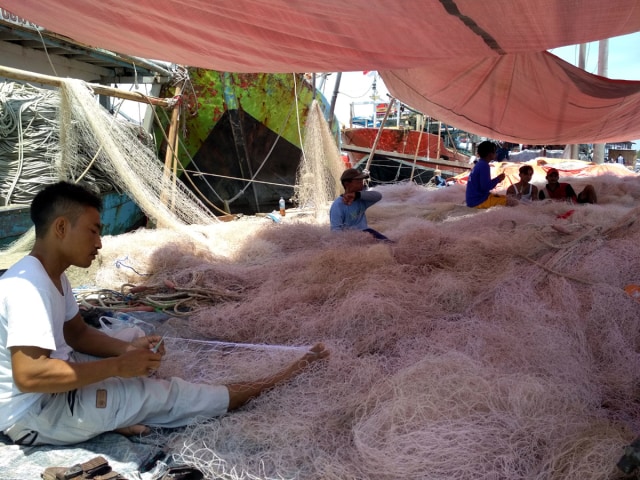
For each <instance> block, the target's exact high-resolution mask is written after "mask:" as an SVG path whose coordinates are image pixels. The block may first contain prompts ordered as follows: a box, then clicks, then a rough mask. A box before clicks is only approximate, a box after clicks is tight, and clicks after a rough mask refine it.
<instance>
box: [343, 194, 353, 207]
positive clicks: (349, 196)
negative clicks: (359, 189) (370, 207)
mask: <svg viewBox="0 0 640 480" xmlns="http://www.w3.org/2000/svg"><path fill="white" fill-rule="evenodd" d="M355 199H356V192H349V193H343V194H342V203H344V204H345V205H351V204H352V203H353V201H354V200H355Z"/></svg>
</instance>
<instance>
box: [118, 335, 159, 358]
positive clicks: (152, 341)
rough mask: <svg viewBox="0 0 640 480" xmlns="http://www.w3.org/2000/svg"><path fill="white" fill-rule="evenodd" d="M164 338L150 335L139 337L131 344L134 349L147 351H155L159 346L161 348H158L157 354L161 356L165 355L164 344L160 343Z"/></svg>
mask: <svg viewBox="0 0 640 480" xmlns="http://www.w3.org/2000/svg"><path fill="white" fill-rule="evenodd" d="M161 340H162V337H160V336H159V335H150V336H148V337H138V338H136V339H134V340H133V341H132V342H131V345H132V347H133V348H141V349H145V350H153V349H154V348H155V347H156V346H157V345H158V344H160V346H159V347H158V348H157V350H156V352H157V353H159V354H160V355H164V354H165V349H164V342H162V343H161V342H160V341H161ZM131 349H132V348H128V349H127V350H131Z"/></svg>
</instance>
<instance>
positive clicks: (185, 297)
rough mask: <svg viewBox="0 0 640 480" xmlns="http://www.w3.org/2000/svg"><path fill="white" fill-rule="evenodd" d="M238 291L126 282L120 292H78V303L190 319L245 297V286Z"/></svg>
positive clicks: (93, 290)
mask: <svg viewBox="0 0 640 480" xmlns="http://www.w3.org/2000/svg"><path fill="white" fill-rule="evenodd" d="M233 288H234V289H236V290H238V291H237V292H236V291H230V290H228V289H226V290H223V289H215V288H203V287H178V286H176V285H175V284H174V283H173V282H170V281H166V282H165V283H164V284H162V285H150V286H146V285H135V284H132V283H125V284H123V285H122V286H121V287H120V291H116V290H110V289H104V288H101V289H86V290H82V291H80V292H77V293H75V297H76V301H77V302H78V304H80V305H81V306H83V307H85V308H87V309H90V310H92V309H97V310H110V311H131V310H146V311H157V312H164V313H166V314H168V315H172V316H187V315H191V314H192V313H193V312H195V311H198V310H201V309H203V308H209V307H211V306H212V305H216V304H218V303H220V302H223V301H234V300H240V299H242V298H243V295H242V294H241V293H239V292H241V291H242V290H243V287H241V286H239V285H234V286H233Z"/></svg>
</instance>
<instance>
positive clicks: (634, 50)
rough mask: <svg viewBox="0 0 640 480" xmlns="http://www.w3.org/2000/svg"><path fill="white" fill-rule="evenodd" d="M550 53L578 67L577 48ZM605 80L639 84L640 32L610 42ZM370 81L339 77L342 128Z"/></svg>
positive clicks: (366, 97) (361, 109)
mask: <svg viewBox="0 0 640 480" xmlns="http://www.w3.org/2000/svg"><path fill="white" fill-rule="evenodd" d="M550 52H551V53H553V54H554V55H557V56H558V57H560V58H562V59H563V60H565V61H567V62H569V63H571V64H573V65H577V64H578V54H579V47H578V45H572V46H568V47H561V48H556V49H553V50H550ZM585 70H586V71H587V72H589V73H593V74H597V71H598V42H592V43H589V44H587V49H586V60H585ZM606 76H607V77H609V78H615V79H621V80H640V32H637V33H633V34H630V35H624V36H621V37H615V38H611V39H609V61H608V74H607V75H606ZM335 78H336V74H335V73H333V74H331V75H330V76H329V77H328V79H327V81H326V84H325V85H324V89H323V92H324V95H325V97H326V98H327V101H329V102H330V101H331V96H332V94H333V89H334V85H335ZM373 79H374V78H373V73H369V74H368V75H367V74H363V72H345V73H343V74H342V78H341V79H340V89H339V94H338V97H337V99H336V107H335V115H336V117H337V118H338V120H339V121H340V123H341V124H342V125H347V126H348V125H349V112H350V105H351V103H358V102H367V101H371V95H372V84H373ZM316 86H317V87H318V88H319V89H320V84H319V82H318V81H316ZM376 87H377V90H378V95H379V96H380V97H381V98H380V101H385V100H386V99H387V94H388V90H387V89H386V87H385V86H384V82H383V81H382V79H380V77H377V80H376ZM372 108H373V107H371V106H364V105H361V106H358V105H355V106H354V109H355V114H356V116H358V115H365V114H371V112H372ZM425 113H428V112H425ZM639 121H640V119H639ZM632 141H633V142H635V143H636V145H635V148H636V149H638V148H640V139H638V140H632Z"/></svg>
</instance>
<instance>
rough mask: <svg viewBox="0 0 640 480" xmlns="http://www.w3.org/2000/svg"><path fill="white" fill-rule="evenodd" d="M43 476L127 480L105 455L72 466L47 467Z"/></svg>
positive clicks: (59, 479) (71, 479) (63, 479)
mask: <svg viewBox="0 0 640 480" xmlns="http://www.w3.org/2000/svg"><path fill="white" fill-rule="evenodd" d="M41 477H42V479H43V480H87V479H91V480H126V479H125V478H124V477H123V476H122V475H120V474H119V473H118V472H114V471H113V470H112V469H111V467H110V466H109V462H107V461H106V460H105V459H104V457H95V458H93V459H91V460H89V461H88V462H84V463H77V464H75V465H73V466H71V467H49V468H45V470H44V472H43V473H42V475H41Z"/></svg>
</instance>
